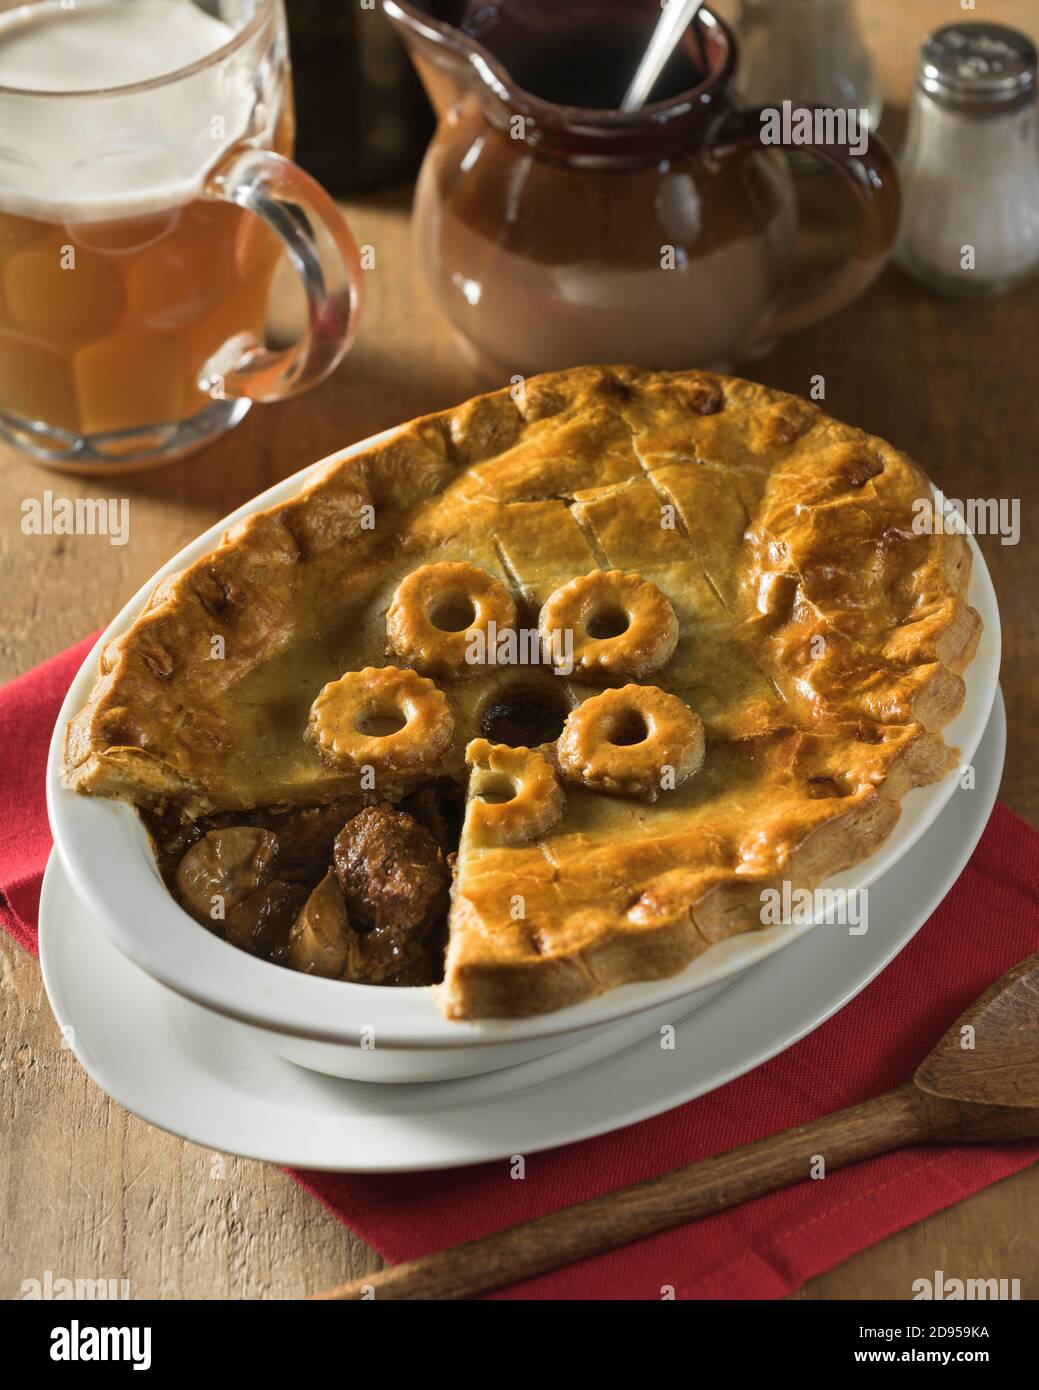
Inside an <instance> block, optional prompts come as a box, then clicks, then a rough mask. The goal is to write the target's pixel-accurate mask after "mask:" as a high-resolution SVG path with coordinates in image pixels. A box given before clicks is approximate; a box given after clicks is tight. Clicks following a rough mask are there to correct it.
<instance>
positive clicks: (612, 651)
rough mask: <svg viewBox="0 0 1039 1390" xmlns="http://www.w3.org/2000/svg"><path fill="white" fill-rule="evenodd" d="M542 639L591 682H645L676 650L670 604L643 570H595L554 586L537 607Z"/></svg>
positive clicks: (672, 611) (673, 612)
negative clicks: (565, 639)
mask: <svg viewBox="0 0 1039 1390" xmlns="http://www.w3.org/2000/svg"><path fill="white" fill-rule="evenodd" d="M538 627H539V628H540V631H541V635H542V638H543V639H544V640H545V641H546V642H550V643H552V647H551V650H552V651H554V652H555V651H560V650H562V651H566V648H567V644H566V643H561V642H559V640H558V634H561V633H562V634H566V633H569V634H571V639H572V653H570V656H571V659H572V662H573V666H574V668H575V669H576V670H577V671H578V672H579V674H580V676H583V677H586V678H587V679H588V680H591V681H605V682H612V681H621V680H645V678H646V677H647V676H650V675H652V674H653V672H654V671H659V670H660V668H661V666H666V665H667V663H668V662H669V661H670V660H671V658H672V657H673V656H674V654H675V647H676V646H677V645H678V619H677V618H676V617H675V610H674V609H673V608H672V607H671V604H670V602H669V601H668V600H667V598H665V596H664V595H663V594H662V593H661V592H660V590H659V589H658V588H657V586H656V585H655V584H652V583H651V582H650V581H649V580H648V579H643V578H642V575H641V574H625V573H624V572H623V571H622V570H593V571H592V572H591V574H584V575H581V576H580V577H579V578H577V579H572V580H571V581H570V583H569V584H564V585H563V586H562V588H560V589H557V590H556V591H555V593H554V594H553V595H552V597H551V598H550V599H549V600H548V602H547V603H546V604H545V606H544V607H543V608H542V610H541V616H540V618H539V620H538Z"/></svg>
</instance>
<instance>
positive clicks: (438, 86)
mask: <svg viewBox="0 0 1039 1390" xmlns="http://www.w3.org/2000/svg"><path fill="white" fill-rule="evenodd" d="M382 7H383V10H384V11H385V14H386V17H387V18H388V19H389V20H390V22H391V23H392V24H393V26H394V28H395V29H396V30H397V33H398V34H399V35H400V37H401V39H402V40H403V41H404V45H405V47H406V48H407V50H408V53H409V55H410V56H411V61H412V62H413V63H414V65H415V71H416V72H417V73H418V75H419V77H420V78H421V80H422V85H423V87H425V89H426V95H427V96H428V97H429V100H430V102H431V103H432V106H433V110H434V111H435V112H436V116H437V120H441V119H442V118H443V116H444V115H445V114H446V113H447V112H448V111H450V110H451V108H452V107H454V106H457V105H458V103H459V102H460V101H461V100H462V98H463V97H464V96H465V95H466V94H467V93H468V92H470V91H471V90H472V89H473V88H474V86H475V85H476V84H477V82H478V80H479V79H478V78H477V76H476V73H475V71H474V69H473V67H472V64H471V63H470V61H469V60H470V55H471V52H472V49H471V45H470V43H469V41H468V38H467V36H466V35H465V34H464V33H463V32H462V30H461V29H460V28H458V27H457V25H456V24H455V23H453V22H452V20H453V19H457V20H459V21H460V20H461V19H462V17H463V16H464V13H465V11H466V9H467V5H466V3H465V0H456V3H453V4H436V3H422V0H418V3H410V0H382ZM454 11H457V12H458V13H457V15H455V14H454Z"/></svg>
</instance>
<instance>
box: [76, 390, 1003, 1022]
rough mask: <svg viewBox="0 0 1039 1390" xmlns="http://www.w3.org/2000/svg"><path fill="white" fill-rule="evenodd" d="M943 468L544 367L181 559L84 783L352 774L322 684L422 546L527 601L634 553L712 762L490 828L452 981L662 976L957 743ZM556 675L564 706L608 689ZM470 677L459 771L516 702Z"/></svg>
mask: <svg viewBox="0 0 1039 1390" xmlns="http://www.w3.org/2000/svg"><path fill="white" fill-rule="evenodd" d="M930 495H931V494H930V485H929V484H928V482H927V479H926V478H925V476H924V475H923V474H922V473H921V472H920V470H919V469H918V468H917V466H916V465H915V464H914V463H913V462H912V461H911V460H910V459H909V458H907V457H906V456H905V455H904V454H902V453H900V452H899V451H898V450H896V449H894V448H892V447H891V446H890V445H889V444H886V443H884V442H883V441H882V440H879V439H876V438H873V437H871V436H869V435H866V434H864V433H863V432H862V431H861V430H857V429H854V428H852V427H850V426H848V425H844V424H841V423H840V422H838V421H835V420H832V419H830V418H828V417H827V416H826V415H824V414H822V412H820V411H819V410H818V409H817V408H816V407H815V406H813V405H811V404H809V403H808V402H806V401H803V400H800V399H798V398H796V397H792V396H788V395H785V394H783V393H782V392H778V391H773V390H771V389H769V388H767V387H764V386H760V385H757V384H755V383H752V382H747V381H741V380H738V379H735V378H728V377H717V376H712V375H711V374H709V373H705V372H679V373H652V372H646V371H642V370H640V369H638V368H634V367H587V368H579V369H575V370H573V371H567V372H558V373H552V374H549V375H546V376H542V377H536V378H532V379H531V380H529V381H527V382H526V383H524V386H523V389H522V390H521V391H517V392H515V393H513V392H512V391H508V390H505V391H500V392H496V393H493V394H491V395H487V396H481V397H479V398H477V399H475V400H472V401H469V402H466V403H465V404H464V405H462V406H460V407H458V408H457V409H455V410H450V411H445V412H443V413H441V414H439V415H434V416H429V417H426V418H424V419H421V420H417V421H415V422H413V423H412V424H410V425H407V426H405V427H404V428H403V429H401V430H400V431H399V432H397V434H395V435H394V436H393V437H392V438H390V439H389V440H386V441H384V442H382V443H380V444H378V445H376V446H375V447H373V448H371V449H368V450H367V451H365V452H364V453H363V454H360V455H358V456H355V457H353V458H349V459H346V460H343V461H339V462H335V463H332V464H329V465H327V466H326V467H325V468H323V469H322V470H320V472H319V473H318V474H316V475H314V476H313V478H312V480H311V481H310V482H309V483H308V485H307V487H306V488H305V489H304V490H303V491H302V492H301V493H300V494H299V495H298V496H297V497H294V498H292V499H290V500H289V501H288V502H285V503H283V504H280V505H279V506H276V507H273V508H271V509H269V510H268V511H266V512H262V513H259V514H257V515H254V516H252V517H250V518H249V519H248V520H247V521H245V522H243V523H240V524H239V525H238V526H236V527H235V528H234V529H233V530H232V531H231V532H229V533H228V534H227V536H225V538H224V540H223V542H222V543H221V545H220V546H219V547H217V549H216V550H214V551H213V552H212V553H211V554H209V555H206V556H204V557H203V558H201V559H200V560H197V561H195V562H194V563H193V564H192V565H190V566H189V567H188V568H187V569H186V570H185V571H183V572H182V573H181V574H178V575H175V576H173V577H171V578H169V579H167V580H165V581H163V583H161V584H160V585H159V586H158V587H157V588H156V590H155V592H154V593H153V595H152V597H151V599H150V600H149V602H148V603H147V605H146V606H145V608H144V611H143V612H142V613H141V615H140V616H139V617H138V618H137V620H136V621H135V622H134V624H133V625H132V627H131V628H130V629H129V631H127V632H126V633H124V634H122V635H121V636H120V637H118V638H116V639H115V640H114V641H112V642H110V643H109V644H108V646H107V647H106V648H105V650H104V652H103V654H102V657H101V669H100V673H99V680H98V682H97V685H96V686H95V688H94V691H93V693H92V695H91V697H90V701H89V703H88V705H87V706H86V708H85V709H84V710H83V711H81V712H80V714H78V715H77V716H76V718H75V719H73V721H72V722H71V724H70V726H69V730H68V734H67V739H66V746H65V760H64V773H63V776H64V781H65V784H66V785H67V786H69V787H71V788H73V789H75V790H76V791H80V792H85V793H89V794H93V795H103V796H116V797H122V798H124V799H126V800H129V801H132V802H135V803H136V804H138V805H141V806H147V807H153V808H154V807H167V808H169V807H175V808H177V809H178V810H180V811H181V813H182V814H183V815H185V816H189V817H190V816H194V815H197V814H200V813H202V812H206V811H222V810H230V809H238V808H251V807H255V806H264V805H274V804H282V803H288V804H297V805H298V804H315V803H321V802H325V801H329V800H331V799H332V798H334V797H336V796H339V795H343V794H344V793H346V792H348V791H351V790H353V789H354V787H355V783H356V774H355V773H354V772H353V771H352V769H351V770H349V771H348V770H344V769H340V768H335V767H329V766H327V765H326V764H325V763H324V762H323V761H322V760H321V758H320V757H319V755H318V752H317V749H316V748H315V747H314V745H313V744H311V743H308V742H307V741H306V740H305V739H304V738H303V737H302V732H303V730H304V729H305V727H306V724H307V720H308V715H309V711H310V706H311V704H312V702H313V700H314V698H315V696H316V695H317V694H318V692H319V691H320V690H321V689H322V687H323V686H325V685H326V684H328V683H330V682H334V681H336V680H338V679H339V678H340V677H341V675H342V673H343V672H344V671H362V670H364V669H366V668H368V667H379V666H381V665H383V664H384V662H385V659H386V641H387V614H388V611H389V608H390V604H391V603H392V600H393V595H394V593H395V592H397V590H398V589H399V586H400V585H401V583H402V581H404V580H406V579H407V577H408V575H410V574H412V573H413V572H415V571H416V570H419V569H420V568H421V567H424V566H426V565H428V564H430V563H437V564H441V563H443V564H465V565H472V566H476V567H477V568H479V569H480V570H483V571H485V572H486V573H487V574H488V575H491V576H493V577H494V578H495V579H496V580H498V581H500V582H501V583H502V584H503V585H504V586H505V588H506V589H507V591H508V592H509V594H510V595H511V597H512V599H513V601H514V603H515V604H516V608H517V616H518V620H519V622H520V623H521V624H524V625H525V624H528V623H530V624H536V618H537V614H538V612H539V611H540V610H541V608H542V607H543V605H544V604H545V603H546V601H547V600H549V599H550V597H551V596H552V595H553V594H554V593H555V592H556V591H557V590H559V589H560V588H563V587H565V586H566V585H568V584H570V583H571V581H573V580H574V579H575V578H576V577H578V576H586V575H588V574H589V573H591V572H593V571H595V570H597V569H598V570H603V571H609V570H619V571H624V572H626V573H637V574H639V575H640V576H642V577H643V578H644V579H645V580H646V581H648V582H650V583H652V584H654V585H655V586H656V587H657V588H658V589H659V590H660V592H661V593H662V594H663V595H664V596H665V597H666V599H667V601H668V602H669V603H670V605H671V607H672V609H673V611H674V614H675V617H676V620H677V623H678V629H679V631H678V641H677V645H676V647H675V649H674V652H673V654H672V656H671V657H670V659H669V660H668V661H667V662H666V663H665V664H664V665H663V666H662V667H660V668H659V670H657V671H656V672H654V673H653V675H652V680H653V684H654V685H656V686H658V687H659V688H660V689H661V690H662V691H664V692H666V693H668V694H670V695H672V696H676V697H677V698H678V699H680V700H681V701H682V702H684V704H686V705H688V706H689V707H690V708H691V709H694V710H695V711H696V712H697V714H698V715H699V716H700V718H701V719H702V721H703V725H704V729H705V734H706V741H707V754H706V757H705V759H704V762H703V765H702V767H701V768H700V770H699V772H698V773H697V774H696V776H695V777H692V778H690V779H689V780H688V781H687V782H686V783H685V784H683V785H681V786H678V787H677V788H676V789H675V790H674V791H670V792H668V793H667V794H666V795H661V796H660V797H659V798H658V799H657V801H656V802H654V803H652V804H648V803H647V802H644V801H640V800H634V799H626V798H620V797H617V796H614V795H610V794H602V793H600V792H596V791H593V790H591V789H589V788H588V787H585V786H578V785H576V784H573V783H569V782H568V783H567V785H566V787H565V794H566V808H565V812H564V814H563V815H562V817H561V818H560V819H559V820H558V821H556V822H555V824H554V825H552V826H551V827H549V828H548V829H547V830H545V831H544V833H542V834H541V835H540V836H539V837H538V838H537V839H536V840H532V841H528V842H517V843H513V844H489V843H487V844H484V843H476V842H475V841H474V840H473V838H472V836H471V835H469V834H468V832H467V833H466V835H464V836H463V846H462V849H461V851H460V853H459V857H458V864H457V869H456V875H455V884H454V890H453V894H452V906H451V914H450V920H449V946H448V954H447V962H446V977H445V982H444V985H443V986H442V1000H443V1005H444V1009H445V1011H446V1012H447V1014H448V1015H449V1016H450V1017H454V1018H480V1017H505V1016H517V1015H524V1014H530V1013H540V1012H544V1011H547V1010H551V1009H556V1008H560V1007H563V1006H564V1005H566V1004H570V1003H574V1002H577V1001H578V1000H580V999H583V998H587V997H588V996H589V995H592V994H596V993H600V992H602V991H603V990H607V989H610V988H613V987H614V986H616V985H619V984H622V983H624V982H626V981H630V980H640V979H641V980H644V979H655V978H660V977H662V976H665V975H668V974H672V973H674V972H676V971H678V970H680V969H681V968H682V967H683V966H684V965H685V964H687V963H688V961H690V960H691V959H692V958H693V957H694V956H695V955H697V954H698V953H699V952H700V951H703V950H704V949H706V948H707V947H708V946H709V945H710V944H712V943H714V942H716V941H719V940H722V939H724V938H725V937H727V936H731V935H732V934H733V933H735V932H741V931H747V930H753V929H755V928H757V927H759V926H760V925H761V922H760V895H761V892H762V890H763V889H764V888H766V887H768V886H770V885H774V884H777V883H782V882H789V883H790V885H791V887H793V888H798V887H809V888H810V887H814V886H815V885H816V884H818V883H819V882H820V881H822V880H823V879H825V878H826V877H827V876H828V875H830V874H833V873H836V872H839V871H840V870H841V869H843V868H846V867H848V866H850V865H852V864H855V863H857V862H858V861H859V860H861V859H862V858H864V857H865V856H866V855H868V854H870V853H872V852H873V850H874V849H875V848H876V847H877V846H878V845H879V844H880V843H881V842H882V841H883V839H884V837H885V836H886V835H887V834H889V833H890V831H891V828H892V826H893V825H894V824H895V822H896V821H897V819H898V812H899V801H900V799H901V797H902V796H903V795H904V794H905V793H906V792H907V791H908V790H909V789H910V788H912V787H914V786H920V785H923V784H925V783H927V782H931V781H934V780H936V779H937V778H939V777H941V776H943V775H945V774H946V773H947V772H948V771H949V770H950V768H951V767H953V766H954V765H955V754H954V753H953V751H952V750H950V749H948V748H947V747H946V745H945V743H944V742H943V739H942V737H941V729H942V726H943V725H944V724H945V723H946V722H947V721H948V720H949V719H951V718H952V716H953V715H954V714H955V713H956V712H957V710H958V709H959V708H960V705H961V704H962V700H963V694H964V683H963V672H964V670H965V669H966V667H967V666H968V665H969V663H970V661H971V660H972V658H973V656H974V652H975V649H976V646H977V641H978V636H979V632H980V622H979V620H978V616H977V614H976V613H975V612H974V611H973V610H972V609H971V608H970V606H969V604H968V603H967V598H966V595H967V587H968V583H969V578H970V563H971V558H970V557H971V553H970V549H969V546H968V544H967V541H966V539H965V538H964V537H963V536H962V535H957V534H950V533H941V534H937V535H932V534H927V533H920V532H919V531H918V530H917V529H916V528H915V527H914V519H915V517H916V515H917V511H916V505H915V504H917V503H918V502H919V500H920V499H921V498H925V497H929V496H930ZM373 517H374V525H373V524H371V522H372V518H373ZM662 518H664V519H666V521H667V523H668V524H667V525H662V524H661V523H662ZM529 675H530V672H529V669H528V670H526V671H524V672H517V673H516V682H517V685H518V686H523V685H526V684H529ZM540 675H541V677H543V678H544V679H548V680H551V681H556V682H558V686H559V688H560V690H561V691H562V692H564V693H565V697H566V701H567V704H568V705H569V706H570V707H574V706H580V705H581V704H582V703H583V702H585V701H587V700H588V699H590V698H592V697H597V696H599V695H600V694H601V691H600V689H599V688H598V687H597V686H596V685H595V684H591V683H588V682H587V678H586V677H585V676H584V675H583V674H582V673H581V672H575V673H574V674H573V675H572V676H571V677H567V678H564V677H561V676H550V675H549V676H546V675H545V668H544V667H543V668H542V670H541V673H540ZM463 676H464V678H463V679H458V678H456V677H455V676H444V677H441V678H440V684H441V687H442V693H443V695H444V696H445V698H446V700H447V702H448V705H449V707H450V710H451V714H452V717H453V719H454V722H455V733H454V735H453V741H452V742H451V744H450V746H449V747H448V748H447V749H446V751H445V752H444V754H443V763H444V767H442V768H440V769H438V774H440V775H442V774H443V772H444V771H445V769H446V770H447V771H448V772H449V773H450V774H451V775H452V776H454V777H455V778H456V779H457V780H458V781H459V782H461V781H462V780H463V779H464V777H465V764H464V750H465V747H466V746H467V745H468V743H469V742H470V741H471V740H472V738H473V737H474V736H475V735H477V734H479V733H480V732H481V728H480V722H479V721H480V710H481V708H482V702H483V700H484V699H485V686H486V687H487V689H488V690H489V689H490V687H491V686H492V684H493V686H494V689H495V692H496V693H495V699H499V698H500V689H499V688H500V687H501V688H504V687H507V685H508V681H509V677H510V673H509V671H508V670H502V669H501V668H497V669H495V670H491V671H487V672H485V673H479V674H477V675H475V676H474V675H472V674H470V673H469V672H468V671H467V672H465V673H463ZM543 751H548V750H547V749H546V750H543ZM412 775H413V776H414V777H415V778H420V777H421V776H423V775H425V770H424V769H418V770H415V771H414V772H413V773H409V776H412ZM517 892H519V893H521V894H522V896H523V899H524V903H525V912H524V915H523V916H522V918H520V919H516V918H515V917H514V914H513V902H514V898H515V895H516V894H517Z"/></svg>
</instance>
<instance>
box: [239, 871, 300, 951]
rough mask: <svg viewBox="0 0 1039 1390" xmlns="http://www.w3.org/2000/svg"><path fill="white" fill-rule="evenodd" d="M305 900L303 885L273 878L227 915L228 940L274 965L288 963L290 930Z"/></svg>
mask: <svg viewBox="0 0 1039 1390" xmlns="http://www.w3.org/2000/svg"><path fill="white" fill-rule="evenodd" d="M306 900H307V889H306V885H305V884H302V883H290V882H288V881H286V880H285V879H283V878H275V879H272V880H271V881H270V883H265V884H264V885H263V887H262V888H257V890H256V892H255V893H250V894H249V896H248V897H247V898H246V899H245V900H244V901H243V902H240V903H238V905H237V906H236V907H233V908H232V909H231V911H230V912H229V913H228V914H227V922H226V930H227V939H228V941H230V942H231V944H232V945H234V946H238V947H240V948H241V949H242V950H243V951H248V952H249V953H250V955H254V956H260V957H261V959H263V960H269V961H271V962H272V963H273V964H274V965H288V964H289V963H290V956H289V933H290V931H291V930H292V925H293V923H294V922H295V920H296V918H297V917H298V916H299V913H300V909H301V908H302V907H303V904H304V903H305V902H306Z"/></svg>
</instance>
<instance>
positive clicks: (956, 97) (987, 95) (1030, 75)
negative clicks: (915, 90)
mask: <svg viewBox="0 0 1039 1390" xmlns="http://www.w3.org/2000/svg"><path fill="white" fill-rule="evenodd" d="M920 86H921V87H922V88H923V89H924V91H925V92H927V94H928V95H929V96H930V97H932V98H933V99H934V100H935V101H937V102H938V103H939V104H940V105H942V106H948V107H951V108H952V109H953V110H956V111H977V110H979V109H980V108H989V109H993V108H996V109H998V110H1000V111H1007V110H1011V109H1014V108H1016V107H1019V106H1024V105H1025V104H1026V103H1027V102H1029V101H1030V100H1031V99H1032V98H1033V97H1034V95H1035V90H1036V48H1035V44H1033V43H1032V41H1031V39H1029V38H1028V37H1027V36H1026V35H1025V34H1022V33H1020V32H1019V31H1018V30H1017V29H1009V28H1007V27H1006V25H1003V24H984V23H977V24H948V25H946V26H945V28H944V29H936V30H935V32H934V33H933V34H931V35H930V36H929V37H928V38H927V39H926V40H925V41H924V45H923V48H922V49H921V52H920Z"/></svg>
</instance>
